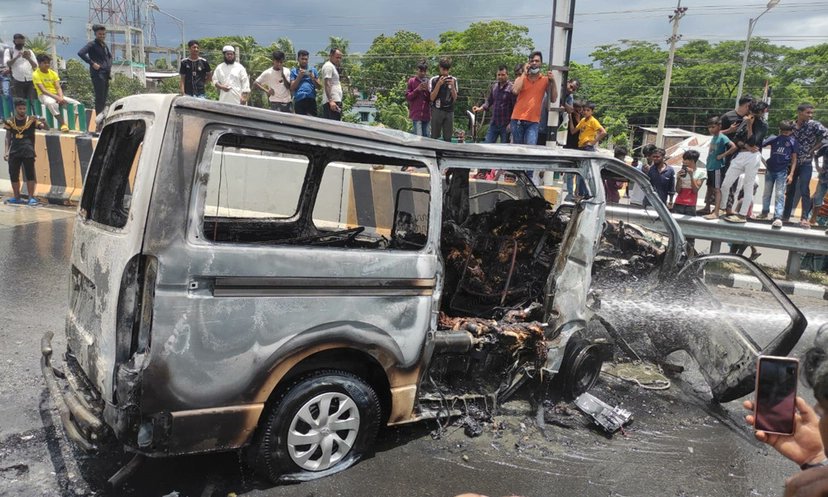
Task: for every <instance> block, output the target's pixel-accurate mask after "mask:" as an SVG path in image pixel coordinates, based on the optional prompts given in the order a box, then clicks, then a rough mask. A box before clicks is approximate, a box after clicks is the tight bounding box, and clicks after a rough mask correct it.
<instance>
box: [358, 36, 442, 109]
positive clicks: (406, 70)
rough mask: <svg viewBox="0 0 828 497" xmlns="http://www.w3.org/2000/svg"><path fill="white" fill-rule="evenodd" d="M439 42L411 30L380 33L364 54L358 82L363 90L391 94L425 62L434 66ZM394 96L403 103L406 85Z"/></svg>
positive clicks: (378, 93) (361, 58)
mask: <svg viewBox="0 0 828 497" xmlns="http://www.w3.org/2000/svg"><path fill="white" fill-rule="evenodd" d="M436 52H437V43H435V42H434V41H433V40H424V39H423V38H422V37H421V36H420V35H419V34H417V33H412V32H411V31H397V32H396V33H395V34H394V35H393V36H386V35H384V34H383V35H379V36H377V37H376V38H374V41H373V43H371V47H370V48H369V49H368V51H367V52H365V54H363V55H362V56H361V57H360V60H361V62H362V64H361V68H360V73H359V77H358V78H356V80H355V84H356V85H357V86H358V87H359V88H360V89H362V90H365V91H367V92H370V93H372V94H377V95H380V94H382V95H386V96H388V95H389V92H390V91H391V90H392V89H393V88H395V87H397V86H398V83H399V82H400V81H401V80H406V81H407V80H408V78H410V77H411V76H412V75H413V74H414V67H415V66H416V65H417V64H418V63H419V62H421V61H425V62H426V63H428V64H429V65H431V66H433V65H434V56H435V54H436ZM402 92H403V94H402V98H401V95H400V94H396V95H394V97H393V98H395V100H396V101H397V102H399V103H403V102H404V101H405V99H404V92H405V86H404V85H403V87H402Z"/></svg>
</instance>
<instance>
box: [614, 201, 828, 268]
mask: <svg viewBox="0 0 828 497" xmlns="http://www.w3.org/2000/svg"><path fill="white" fill-rule="evenodd" d="M606 213H607V217H608V218H612V219H622V220H627V221H629V222H631V223H635V224H640V225H642V226H644V227H646V228H649V229H652V230H653V231H660V232H663V231H664V225H663V224H662V223H661V221H660V220H659V218H658V214H657V213H656V212H655V211H654V210H652V209H637V208H630V207H621V206H615V205H613V206H607V210H606ZM673 219H675V220H676V222H677V223H678V225H679V227H681V231H682V233H684V236H685V237H687V238H699V239H701V240H710V242H711V247H710V251H711V252H719V251H720V249H721V244H722V242H725V243H738V244H743V245H755V246H757V247H768V248H774V249H779V250H785V251H787V252H788V263H787V267H786V271H787V273H788V275H796V274H798V273H799V269H800V263H801V256H802V255H803V254H806V253H812V254H828V235H826V234H825V230H824V229H820V228H817V229H812V230H803V229H802V228H799V227H788V226H783V227H782V228H781V229H774V228H771V226H770V224H764V223H750V222H748V223H744V224H738V223H728V222H727V221H723V220H721V219H719V220H708V219H704V218H703V217H701V216H684V215H674V216H673Z"/></svg>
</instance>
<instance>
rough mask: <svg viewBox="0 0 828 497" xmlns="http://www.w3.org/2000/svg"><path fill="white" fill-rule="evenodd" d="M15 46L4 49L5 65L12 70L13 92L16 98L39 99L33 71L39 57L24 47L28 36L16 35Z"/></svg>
mask: <svg viewBox="0 0 828 497" xmlns="http://www.w3.org/2000/svg"><path fill="white" fill-rule="evenodd" d="M13 40H14V46H13V47H11V48H7V49H5V50H4V51H3V65H4V66H6V67H8V68H9V71H11V94H12V97H14V98H22V99H28V100H37V93H36V92H35V87H34V84H33V83H32V73H33V72H34V70H35V69H36V68H37V59H35V56H34V54H33V53H32V51H31V50H29V49H27V48H25V47H24V45H25V44H26V37H25V36H23V35H22V34H20V33H17V34H15V35H14V38H13Z"/></svg>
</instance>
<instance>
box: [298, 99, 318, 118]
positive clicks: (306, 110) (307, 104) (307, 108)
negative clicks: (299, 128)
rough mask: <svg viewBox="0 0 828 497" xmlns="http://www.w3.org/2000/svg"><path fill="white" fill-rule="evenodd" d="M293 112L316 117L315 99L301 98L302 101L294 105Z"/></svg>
mask: <svg viewBox="0 0 828 497" xmlns="http://www.w3.org/2000/svg"><path fill="white" fill-rule="evenodd" d="M294 110H295V111H296V113H297V114H302V115H305V116H314V117H316V115H317V114H316V99H315V98H303V99H302V100H298V101H297V102H296V103H294Z"/></svg>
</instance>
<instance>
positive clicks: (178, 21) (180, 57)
mask: <svg viewBox="0 0 828 497" xmlns="http://www.w3.org/2000/svg"><path fill="white" fill-rule="evenodd" d="M777 1H778V0H777ZM149 7H150V8H151V9H152V10H156V11H158V12H160V13H162V14H164V15H165V16H167V17H169V18H170V19H172V20H173V21H175V22H176V24H178V28H179V29H180V30H181V46H180V47H179V48H180V49H181V51H180V52H179V53H178V63H179V64H181V61H182V60H184V57H185V56H186V53H187V49H186V48H184V21H183V20H182V19H179V18H178V17H175V16H174V15H172V14H170V13H169V12H167V11H165V10H163V9H161V7H159V6H158V4H156V3H155V2H152V3H150V4H149Z"/></svg>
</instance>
